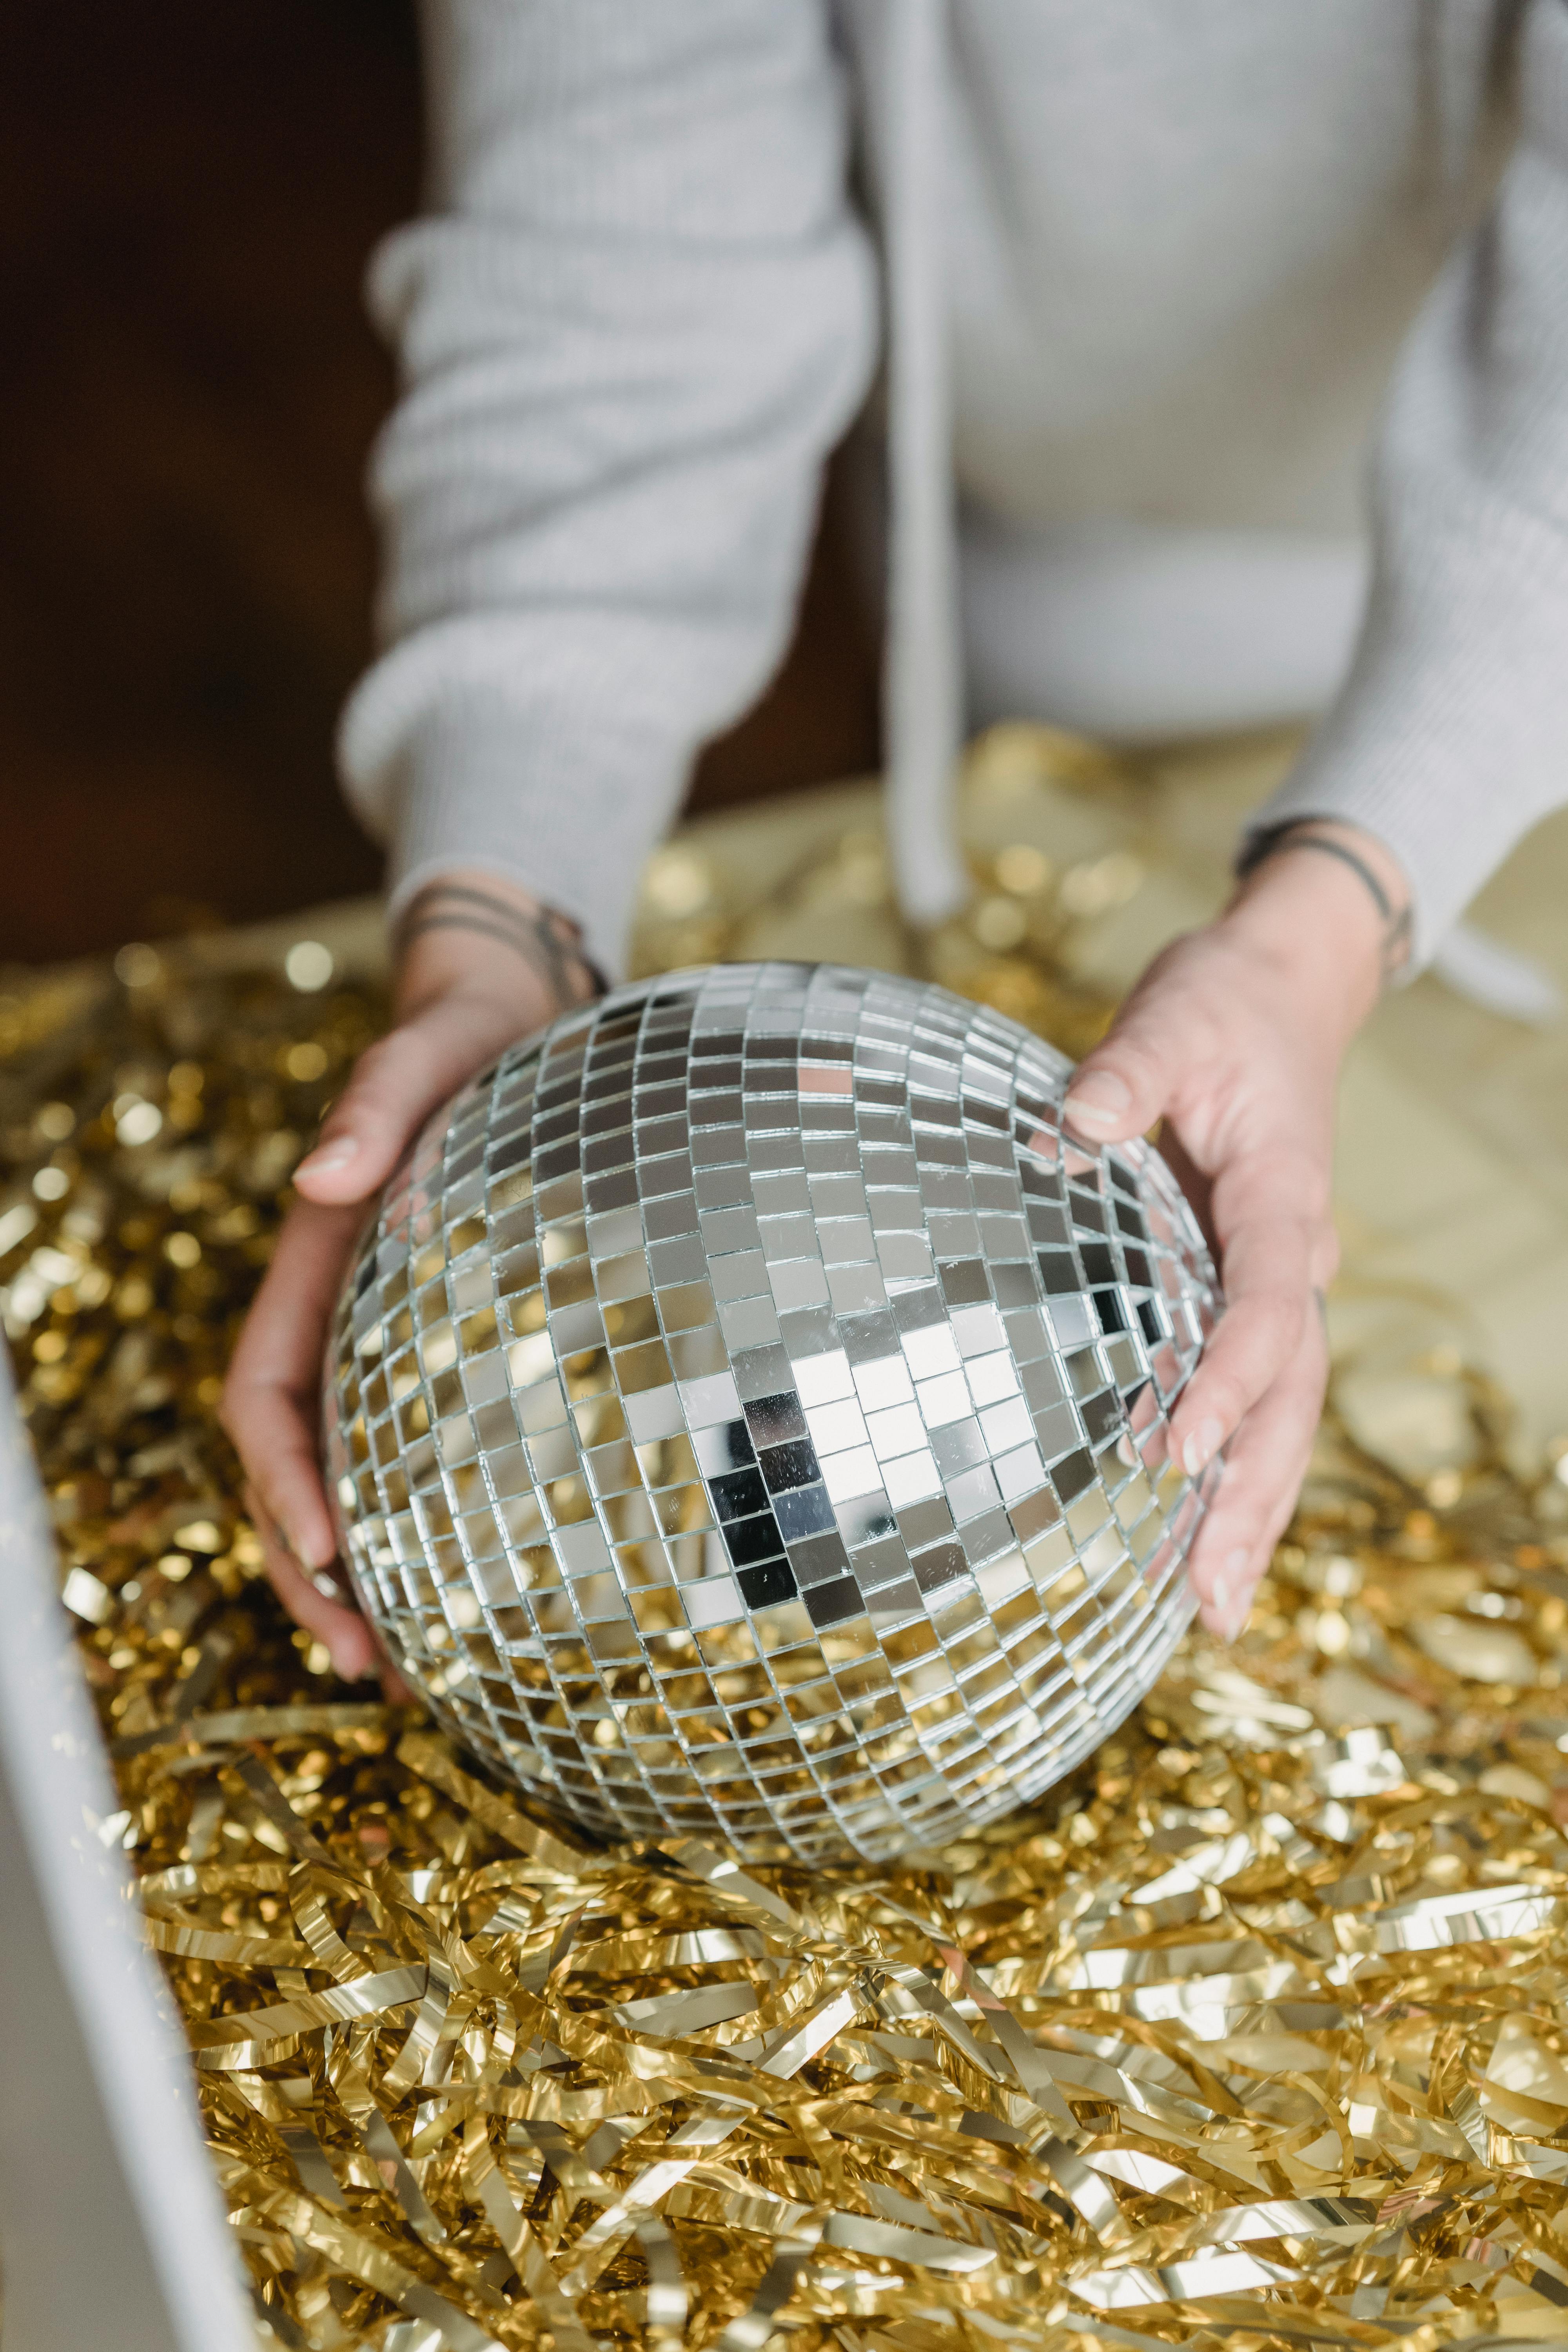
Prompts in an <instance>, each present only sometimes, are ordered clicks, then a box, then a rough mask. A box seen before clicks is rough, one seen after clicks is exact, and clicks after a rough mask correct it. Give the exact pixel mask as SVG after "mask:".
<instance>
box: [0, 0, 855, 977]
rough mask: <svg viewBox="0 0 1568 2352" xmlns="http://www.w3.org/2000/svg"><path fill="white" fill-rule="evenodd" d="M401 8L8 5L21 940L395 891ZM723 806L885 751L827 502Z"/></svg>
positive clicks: (6, 894)
mask: <svg viewBox="0 0 1568 2352" xmlns="http://www.w3.org/2000/svg"><path fill="white" fill-rule="evenodd" d="M419 144H420V92H419V61H418V53H417V46H416V38H415V34H414V27H413V19H412V11H411V8H410V7H409V6H408V5H405V0H216V5H215V0H159V5H157V6H156V7H153V8H149V7H137V6H132V7H121V6H116V5H105V0H13V5H12V6H11V7H10V8H9V9H7V10H6V11H5V14H4V17H3V19H0V961H5V960H8V959H22V960H27V961H42V960H47V959H49V958H52V957H58V956H67V955H75V954H79V953H81V952H84V951H87V950H94V949H100V948H105V947H111V946H113V945H115V944H117V943H118V942H119V941H121V940H125V939H128V938H146V937H156V936H158V935H160V934H163V933H166V932H168V931H171V930H174V929H181V928H183V927H184V925H185V924H187V923H189V922H192V921H197V922H200V921H206V920H211V919H213V918H214V917H216V918H219V919H225V920H228V921H246V920H248V919H255V918H257V917H260V916H266V915H272V914H279V913H283V912H286V911H287V910H288V909H289V908H296V907H300V906H305V905H308V904H310V903H311V902H312V901H314V900H318V899H321V898H331V897H335V896H338V895H341V894H344V893H348V892H352V891H358V890H366V889H371V888H374V887H375V885H376V882H377V880H378V877H379V870H380V859H379V853H378V852H377V851H376V850H375V849H374V847H373V845H371V844H370V843H369V842H367V841H366V840H365V839H364V837H363V835H361V834H360V832H359V831H358V829H357V827H356V825H355V824H354V823H353V819H352V818H351V817H350V815H349V814H348V813H347V811H346V809H345V808H344V807H343V805H342V801H341V799H340V797H339V794H338V791H337V787H336V784H335V782H334V779H333V774H332V767H331V734H332V728H333V724H334V721H335V719H336V716H337V712H338V709H339V708H340V706H341V704H342V699H343V697H344V695H345V694H346V692H347V691H348V688H349V687H350V686H351V685H352V683H353V679H354V677H355V676H356V674H357V673H358V671H359V670H360V669H361V667H363V664H364V662H365V660H366V659H367V657H368V655H369V650H370V639H369V611H370V600H371V593H372V587H373V582H374V562H375V550H374V541H373V538H372V534H371V530H370V528H369V524H368V522H367V520H366V516H365V512H364V509H363V500H362V494H361V483H362V478H363V467H364V462H365V457H366V453H367V450H368V448H369V445H370V442H371V439H372V436H373V435H374V432H375V429H376V426H377V425H378V424H379V423H380V421H381V419H382V417H383V416H384V415H385V413H386V410H387V408H388V406H389V404H390V402H391V399H392V371H391V366H390V362H389V361H388V357H387V355H386V353H385V352H384V350H383V349H382V348H381V346H380V345H379V343H378V342H377V341H376V340H375V338H374V335H373V334H372V332H371V331H370V328H369V327H368V325H367V323H366V321H365V318H364V313H363V307H362V303H361V298H360V282H361V278H362V274H363V268H364V263H365V259H366V257H367V256H368V254H369V251H370V248H371V247H372V246H373V244H374V241H375V239H376V238H377V237H378V236H380V235H381V234H382V232H383V231H384V229H386V228H388V227H389V226H392V225H393V224H394V223H395V222H397V221H400V220H403V219H405V218H406V217H407V216H408V215H409V213H410V212H411V211H412V210H413V209H414V208H415V206H416V201H417V190H418V179H419ZM825 514H826V520H825V524H824V529H823V532H822V534H821V535H820V537H819V543H818V548H817V552H816V560H815V562H814V564H813V568H812V575H811V579H810V581H809V583H808V584H807V587H806V591H805V598H804V601H803V604H802V610H801V618H800V627H799V630H798V633H797V636H796V641H795V646H794V648H793V650H792V652H791V655H790V657H789V659H788V661H787V663H786V665H785V667H784V671H783V673H782V674H781V676H780V677H779V679H778V680H777V682H776V683H775V685H774V687H773V689H772V691H771V693H770V694H769V696H768V698H767V699H766V700H765V702H764V703H763V706H762V707H761V708H760V709H759V710H758V711H756V712H755V713H754V714H753V715H752V717H751V718H750V719H747V720H746V721H745V722H744V723H743V724H742V726H741V727H740V728H738V729H737V730H735V732H734V733H733V734H731V735H730V736H728V737H726V738H725V739H724V740H722V741H721V742H720V743H718V744H716V745H714V746H713V747H712V748H711V749H710V751H709V752H708V753H707V754H706V755H705V757H704V759H703V761H702V763H701V766H700V771H699V774H698V778H697V781H696V784H695V787H694V794H693V798H694V802H695V803H697V804H698V805H706V806H713V805H717V804H720V803H725V802H729V801H734V800H741V799H746V798H750V797H752V796H757V795H761V794H763V793H770V792H776V791H780V790H784V789H788V788H789V787H791V786H793V785H796V784H802V783H810V782H821V781H824V780H826V779H827V778H829V777H832V776H835V775H842V774H845V773H848V772H854V771H856V770H858V769H860V770H863V769H865V768H866V767H868V766H869V765H870V764H871V763H872V761H873V760H874V757H875V746H876V727H875V650H874V647H873V646H871V644H870V643H869V642H868V635H867V632H866V630H865V627H864V625H863V624H862V623H861V622H860V620H859V618H858V614H857V611H856V607H855V604H854V600H853V597H852V594H851V593H850V590H849V587H848V584H847V575H846V567H845V564H844V562H843V561H842V559H841V557H840V554H839V552H838V549H839V533H838V530H837V502H836V499H834V497H833V496H832V494H831V493H830V495H829V498H828V500H827V503H826V509H825Z"/></svg>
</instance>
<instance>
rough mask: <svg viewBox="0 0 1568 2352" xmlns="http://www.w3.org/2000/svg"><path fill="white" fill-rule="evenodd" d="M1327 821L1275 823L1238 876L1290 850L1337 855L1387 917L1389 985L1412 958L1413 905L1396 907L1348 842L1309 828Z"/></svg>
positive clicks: (1240, 864)
mask: <svg viewBox="0 0 1568 2352" xmlns="http://www.w3.org/2000/svg"><path fill="white" fill-rule="evenodd" d="M1325 822H1326V820H1325V819H1324V818H1322V817H1312V816H1298V817H1289V818H1287V820H1286V822H1285V823H1284V824H1277V825H1274V826H1271V827H1270V829H1269V830H1268V832H1267V833H1261V834H1259V835H1258V837H1257V838H1256V840H1254V841H1253V842H1251V843H1250V844H1249V845H1248V846H1247V849H1246V850H1245V851H1244V853H1243V855H1242V856H1240V857H1239V858H1238V859H1237V866H1236V872H1237V880H1238V881H1242V882H1245V881H1246V880H1247V877H1248V875H1251V874H1256V873H1257V871H1258V867H1259V866H1263V865H1266V864H1267V863H1268V859H1269V858H1271V857H1278V856H1281V855H1282V853H1283V852H1284V851H1286V850H1289V849H1316V850H1321V853H1322V855H1323V856H1325V857H1337V858H1338V859H1339V861H1340V864H1341V865H1342V866H1349V867H1350V870H1351V872H1352V874H1354V875H1357V876H1359V877H1360V879H1361V880H1362V882H1363V883H1364V885H1365V886H1366V890H1367V895H1368V896H1369V898H1371V900H1372V903H1373V906H1374V907H1375V908H1377V911H1378V913H1379V915H1380V916H1381V917H1382V919H1383V927H1384V928H1383V946H1382V967H1383V985H1384V988H1389V987H1391V986H1392V985H1393V984H1394V982H1395V981H1396V980H1397V979H1398V978H1399V977H1400V975H1401V973H1402V972H1403V971H1405V967H1406V966H1407V964H1408V963H1409V961H1410V948H1411V931H1412V925H1411V914H1410V908H1409V907H1408V906H1407V905H1406V906H1404V907H1395V905H1394V901H1393V899H1392V898H1390V897H1389V895H1388V893H1387V891H1386V890H1385V889H1384V887H1383V884H1382V883H1381V882H1380V881H1379V879H1378V877H1377V876H1376V874H1375V873H1374V872H1373V868H1372V867H1371V866H1369V865H1368V864H1367V861H1366V859H1365V858H1364V857H1363V856H1359V855H1358V853H1357V852H1356V851H1355V850H1353V849H1352V848H1351V847H1350V845H1349V844H1348V843H1346V842H1343V841H1335V840H1334V839H1332V838H1331V836H1330V835H1327V834H1321V833H1312V832H1310V831H1309V830H1308V827H1309V826H1311V825H1315V824H1323V823H1325Z"/></svg>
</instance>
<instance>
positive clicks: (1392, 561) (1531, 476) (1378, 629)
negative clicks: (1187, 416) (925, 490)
mask: <svg viewBox="0 0 1568 2352" xmlns="http://www.w3.org/2000/svg"><path fill="white" fill-rule="evenodd" d="M1519 69H1520V97H1521V121H1520V126H1519V135H1518V141H1517V144H1516V147H1515V150H1514V152H1513V154H1512V157H1511V159H1510V163H1509V165H1508V168H1507V170H1506V172H1505V173H1504V175H1503V179H1502V182H1501V185H1500V191H1499V194H1498V198H1497V202H1496V204H1495V205H1494V207H1493V209H1492V211H1491V213H1490V215H1489V218H1488V219H1487V220H1486V221H1485V222H1484V223H1483V224H1482V226H1480V228H1479V230H1478V231H1477V233H1476V234H1475V235H1474V236H1472V237H1470V238H1469V239H1468V241H1467V242H1466V244H1465V245H1464V246H1463V247H1461V248H1460V249H1458V251H1457V252H1456V253H1455V255H1454V256H1453V257H1452V259H1451V261H1450V263H1449V265H1448V267H1447V268H1446V270H1445V271H1444V273H1443V276H1442V277H1441V278H1440V279H1439V281H1438V283H1437V285H1436V289H1434V292H1433V294H1432V296H1431V298H1430V299H1429V300H1428V301H1427V302H1426V306H1425V307H1424V309H1423V310H1422V312H1421V314H1420V316H1419V317H1418V319H1417V320H1416V322H1415V328H1414V330H1413V331H1412V333H1411V336H1410V339H1409V341H1408V343H1407V345H1406V347H1405V352H1404V355H1403V358H1402V361H1401V364H1400V366H1399V368H1398V371H1397V373H1396V375H1395V378H1394V383H1393V386H1392V389H1391V394H1390V397H1389V402H1388V405H1387V408H1386V412H1385V415H1384V425H1383V428H1382V432H1381V435H1380V438H1379V444H1378V448H1377V452H1376V457H1375V459H1374V464H1373V483H1372V498H1373V530H1374V561H1373V584H1372V590H1371V594H1370V598H1369V602H1368V608H1367V614H1366V619H1365V623H1364V625H1363V633H1362V636H1361V641H1360V645H1359V648H1358V651H1357V655H1356V658H1355V662H1354V664H1353V667H1352V671H1351V674H1350V677H1349V679H1348V681H1347V683H1346V686H1345V688H1344V691H1343V693H1342V695H1341V697H1340V698H1339V699H1338V701H1337V703H1336V704H1335V706H1334V708H1333V709H1331V711H1330V713H1329V714H1328V716H1327V718H1326V719H1324V721H1323V723H1322V725H1321V727H1320V728H1319V730H1318V731H1317V733H1316V734H1315V736H1314V737H1313V739H1312V740H1311V742H1310V744H1309V746H1308V748H1307V751H1306V752H1305V754H1304V756H1303V757H1302V759H1301V761H1300V763H1299V765H1298V766H1297V767H1296V769H1295V770H1294V772H1292V774H1291V775H1290V776H1289V778H1288V779H1287V781H1286V782H1285V784H1284V786H1283V787H1282V789H1281V790H1280V791H1279V793H1276V794H1275V795H1274V797H1273V799H1272V800H1270V801H1269V802H1268V803H1267V804H1266V805H1265V806H1264V807H1263V808H1262V809H1260V810H1259V811H1258V815H1257V817H1256V818H1255V820H1254V824H1253V827H1252V832H1251V835H1249V838H1250V837H1254V836H1255V835H1256V834H1257V832H1258V831H1260V830H1263V829H1266V828H1268V827H1269V826H1271V825H1275V824H1279V823H1280V822H1281V821H1282V820H1284V819H1287V818H1289V817H1300V816H1336V817H1342V818H1345V819H1347V820H1349V821H1350V822H1352V823H1353V824H1361V825H1364V826H1366V827H1367V829H1368V830H1369V831H1371V832H1372V833H1374V834H1376V835H1379V836H1380V837H1381V838H1382V839H1383V840H1384V842H1386V844H1387V845H1388V846H1389V847H1390V848H1391V849H1392V850H1393V851H1394V854H1395V856H1397V857H1398V858H1399V859H1400V860H1401V862H1402V864H1403V866H1404V867H1405V873H1406V874H1407V876H1408V877H1409V879H1410V882H1411V886H1412V889H1413V891H1414V897H1415V926H1416V930H1415V955H1416V961H1425V960H1426V958H1427V957H1428V956H1430V955H1431V953H1432V951H1433V950H1434V949H1435V948H1436V946H1437V944H1438V943H1439V942H1440V940H1442V937H1443V934H1444V933H1445V931H1447V929H1448V928H1449V926H1450V925H1451V924H1452V923H1453V922H1454V920H1455V919H1456V918H1457V917H1458V915H1459V913H1460V912H1461V910H1462V909H1463V908H1464V906H1465V904H1466V902H1467V901H1468V899H1469V898H1471V897H1472V896H1473V894H1474V893H1475V892H1476V891H1477V890H1479V887H1480V886H1481V884H1482V883H1483V882H1484V881H1485V880H1486V878H1487V877H1488V876H1489V874H1490V873H1491V872H1492V871H1493V870H1494V869H1495V868H1496V867H1497V866H1500V864H1501V863H1502V860H1503V859H1504V858H1505V857H1506V856H1507V855H1508V853H1509V851H1510V849H1511V848H1512V847H1513V846H1514V845H1515V843H1516V842H1518V841H1519V840H1520V839H1521V836H1522V835H1524V834H1525V833H1527V832H1528V831H1529V829H1530V827H1531V825H1532V824H1535V823H1536V822H1537V820H1538V819H1539V818H1541V817H1542V816H1544V815H1545V814H1547V813H1548V811H1550V810H1552V809H1553V808H1556V807H1559V806H1561V805H1563V803H1568V5H1564V0H1533V5H1532V6H1531V9H1530V12H1529V15H1528V16H1527V19H1526V22H1525V25H1524V28H1523V34H1522V39H1521V54H1520V68H1519Z"/></svg>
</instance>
